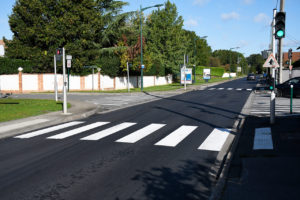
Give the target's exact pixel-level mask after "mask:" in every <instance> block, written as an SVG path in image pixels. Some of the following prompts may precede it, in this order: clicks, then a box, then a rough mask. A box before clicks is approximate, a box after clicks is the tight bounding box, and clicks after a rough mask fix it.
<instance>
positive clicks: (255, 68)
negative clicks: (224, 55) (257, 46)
mask: <svg viewBox="0 0 300 200" xmlns="http://www.w3.org/2000/svg"><path fill="white" fill-rule="evenodd" d="M247 62H248V63H249V65H251V72H253V73H256V72H257V73H259V74H260V73H262V71H263V67H262V66H263V64H264V62H265V61H264V59H263V57H262V55H261V54H251V55H250V56H249V57H247Z"/></svg>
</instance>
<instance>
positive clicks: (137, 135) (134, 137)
mask: <svg viewBox="0 0 300 200" xmlns="http://www.w3.org/2000/svg"><path fill="white" fill-rule="evenodd" d="M165 125H166V124H150V125H148V126H146V127H144V128H142V129H140V130H137V131H135V132H133V133H131V134H129V135H127V136H125V137H123V138H121V139H119V140H117V141H116V142H123V143H135V142H137V141H139V140H141V139H143V138H144V137H146V136H148V135H150V134H151V133H153V132H155V131H157V130H158V129H160V128H162V127H164V126H165Z"/></svg>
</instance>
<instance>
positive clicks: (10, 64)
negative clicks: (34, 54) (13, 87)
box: [0, 57, 34, 74]
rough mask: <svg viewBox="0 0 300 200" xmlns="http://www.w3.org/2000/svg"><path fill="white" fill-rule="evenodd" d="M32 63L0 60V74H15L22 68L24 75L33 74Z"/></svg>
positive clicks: (7, 59) (17, 60)
mask: <svg viewBox="0 0 300 200" xmlns="http://www.w3.org/2000/svg"><path fill="white" fill-rule="evenodd" d="M32 66H34V63H33V62H31V61H28V60H20V59H11V58H5V57H4V58H0V74H17V73H18V68H19V67H22V68H23V72H24V73H33V72H34V71H33V68H32Z"/></svg>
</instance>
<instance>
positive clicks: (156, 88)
mask: <svg viewBox="0 0 300 200" xmlns="http://www.w3.org/2000/svg"><path fill="white" fill-rule="evenodd" d="M193 78H194V76H193ZM231 79H234V78H231ZM225 80H230V78H221V77H213V78H212V79H210V80H209V81H208V83H214V82H220V81H225ZM205 83H206V82H205V80H203V76H202V75H196V83H194V85H201V84H205ZM180 88H183V85H180V83H172V84H169V85H160V86H152V87H144V88H143V91H144V92H156V91H171V90H177V89H180ZM140 91H141V88H130V92H140ZM77 92H82V93H90V92H92V93H127V92H128V90H127V89H124V90H108V91H99V90H94V91H92V90H90V91H76V93H77ZM71 93H72V91H71Z"/></svg>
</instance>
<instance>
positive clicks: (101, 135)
mask: <svg viewBox="0 0 300 200" xmlns="http://www.w3.org/2000/svg"><path fill="white" fill-rule="evenodd" d="M135 124H136V123H130V122H124V123H122V124H119V125H116V126H113V127H111V128H108V129H105V130H103V131H100V132H97V133H95V134H92V135H89V136H86V137H84V138H81V139H80V140H100V139H102V138H104V137H107V136H109V135H112V134H114V133H116V132H118V131H121V130H123V129H126V128H128V127H130V126H133V125H135Z"/></svg>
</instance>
